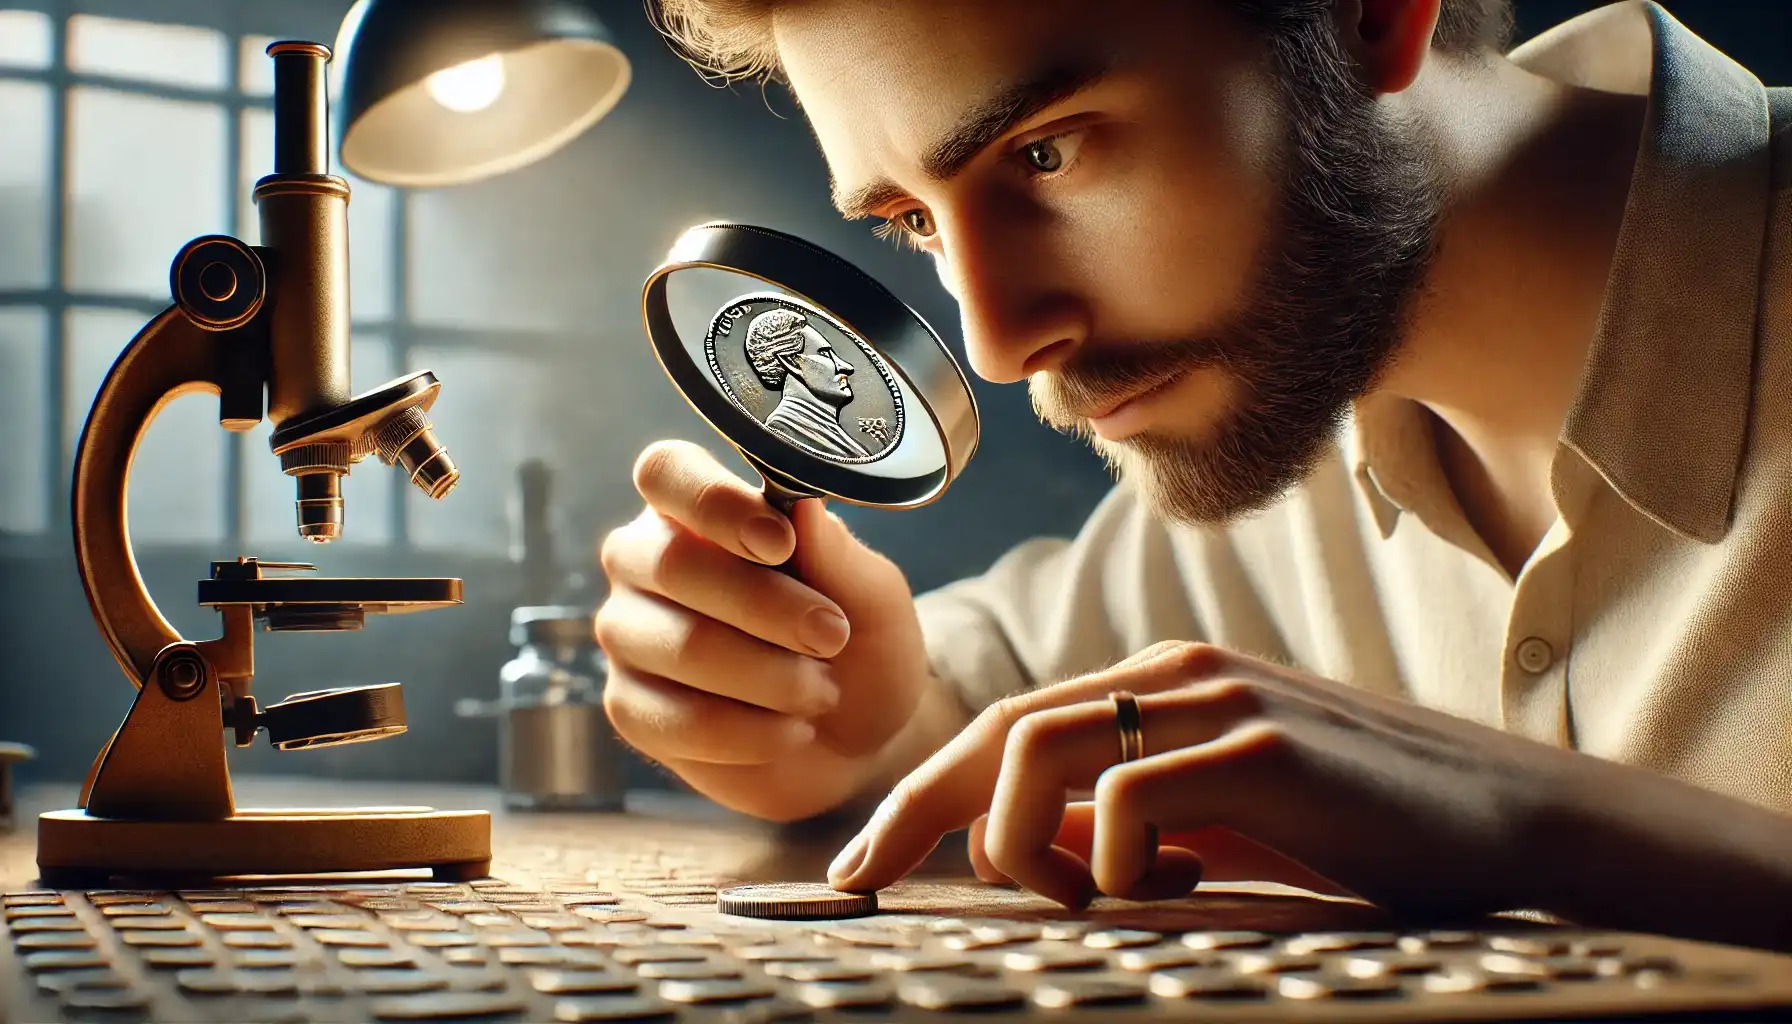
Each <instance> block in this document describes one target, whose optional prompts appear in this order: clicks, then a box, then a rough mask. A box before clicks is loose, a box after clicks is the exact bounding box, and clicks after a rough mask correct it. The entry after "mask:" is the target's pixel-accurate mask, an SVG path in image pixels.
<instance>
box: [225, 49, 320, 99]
mask: <svg viewBox="0 0 1792 1024" xmlns="http://www.w3.org/2000/svg"><path fill="white" fill-rule="evenodd" d="M273 44H274V37H273V36H244V37H243V41H242V43H241V45H240V46H239V47H238V49H237V61H238V63H237V85H238V87H239V88H240V89H241V90H242V92H243V95H245V96H272V95H274V58H272V57H270V56H268V47H270V46H272V45H273ZM331 63H333V64H335V63H340V61H332V62H331Z"/></svg>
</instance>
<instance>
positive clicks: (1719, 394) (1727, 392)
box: [1351, 0, 1771, 543]
mask: <svg viewBox="0 0 1792 1024" xmlns="http://www.w3.org/2000/svg"><path fill="white" fill-rule="evenodd" d="M1512 59H1513V60H1514V61H1515V62H1516V63H1518V64H1520V65H1521V66H1524V67H1526V68H1528V69H1529V70H1531V71H1533V72H1536V73H1538V74H1543V75H1546V76H1548V77H1550V78H1554V79H1557V80H1560V81H1567V82H1572V83H1573V84H1577V85H1585V86H1590V87H1594V88H1600V89H1605V90H1607V91H1613V92H1628V93H1633V94H1644V93H1646V94H1647V96H1648V113H1647V115H1646V118H1647V119H1646V122H1645V127H1644V132H1643V139H1642V143H1641V146H1640V148H1639V151H1638V154H1637V161H1636V167H1635V170H1634V172H1633V174H1632V178H1631V185H1630V195H1629V198H1628V200H1627V201H1626V205H1625V210H1624V219H1623V225H1622V227H1621V228H1620V233H1619V240H1618V249H1617V256H1616V259H1615V260H1614V262H1613V265H1612V271H1611V276H1610V279H1609V284H1608V286H1607V289H1606V296H1605V304H1604V307H1603V309H1602V311H1601V313H1600V317H1599V324H1598V327H1597V332H1596V334H1595V336H1594V340H1593V344H1592V347H1591V349H1590V351H1589V354H1588V358H1587V365H1586V369H1585V370H1584V371H1583V374H1582V377H1581V382H1580V388H1579V392H1578V394H1577V396H1576V398H1575V401H1574V403H1573V404H1572V406H1571V407H1570V409H1569V412H1568V416H1567V419H1566V421H1565V422H1564V424H1563V428H1562V434H1561V440H1562V443H1563V444H1564V445H1566V446H1568V447H1569V448H1571V449H1573V450H1574V451H1575V452H1577V453H1579V454H1580V455H1581V457H1582V458H1584V459H1585V460H1586V461H1587V463H1588V464H1589V465H1591V466H1592V467H1593V468H1594V470H1595V471H1597V472H1598V473H1599V475H1600V476H1601V477H1603V478H1604V479H1605V481H1606V482H1607V483H1608V484H1609V485H1610V486H1611V487H1612V489H1613V490H1615V491H1616V492H1617V493H1618V494H1619V495H1621V496H1622V497H1623V498H1624V499H1625V500H1626V501H1628V502H1629V503H1630V504H1631V505H1633V506H1635V507H1636V508H1637V509H1638V510H1640V511H1641V512H1643V513H1644V514H1645V515H1647V516H1649V517H1650V518H1651V519H1653V520H1655V521H1656V522H1658V523H1660V524H1662V525H1664V526H1666V527H1667V528H1669V529H1671V530H1674V531H1676V532H1678V533H1680V534H1682V535H1685V536H1687V537H1691V538H1694V539H1697V540H1701V541H1705V542H1708V543H1714V542H1716V541H1718V540H1720V539H1722V537H1723V536H1724V534H1725V533H1727V532H1728V529H1729V521H1730V507H1731V502H1732V499H1733V497H1734V490H1735V483H1736V473H1737V470H1738V468H1739V465H1740V462H1741V457H1742V449H1743V444H1744V440H1745V435H1746V432H1747V425H1748V415H1749V402H1750V396H1751V392H1752V388H1753V360H1754V339H1755V328H1756V307H1757V303H1758V298H1759V291H1760V270H1761V258H1762V253H1763V251H1764V247H1765V242H1766V235H1767V223H1768V214H1769V205H1770V202H1771V199H1770V195H1771V181H1770V175H1771V167H1770V162H1769V156H1768V145H1767V143H1768V109H1767V93H1766V90H1765V89H1764V88H1763V87H1762V85H1761V83H1760V81H1759V80H1757V79H1756V78H1755V77H1754V76H1753V75H1752V74H1750V73H1749V72H1748V71H1747V70H1745V69H1744V68H1742V67H1741V66H1739V65H1738V64H1736V63H1735V62H1734V61H1732V60H1731V59H1730V58H1728V57H1726V56H1725V55H1724V54H1723V53H1721V52H1719V51H1718V50H1717V49H1716V48H1714V47H1712V46H1711V45H1710V44H1709V43H1706V42H1705V41H1704V40H1702V39H1700V38H1699V37H1698V36H1697V35H1695V34H1693V33H1692V32H1691V31H1690V30H1688V29H1687V28H1686V27H1684V26H1683V25H1681V24H1680V23H1679V22H1678V21H1676V20H1674V18H1673V17H1672V16H1671V15H1669V14H1668V13H1667V11H1665V10H1663V9H1662V8H1661V6H1660V5H1658V4H1656V3H1654V2H1653V0H1626V2H1623V3H1617V4H1612V5H1610V6H1608V7H1604V8H1601V9H1599V10H1596V11H1593V12H1590V13H1588V14H1585V15H1582V16H1580V17H1578V18H1575V19H1573V20H1571V21H1568V22H1565V23H1563V24H1561V25H1558V26H1557V27H1556V28H1554V29H1551V30H1550V31H1549V32H1547V33H1545V34H1543V35H1541V36H1539V37H1537V38H1536V39H1534V40H1532V41H1531V42H1530V43H1527V44H1526V45H1525V46H1522V47H1520V48H1518V49H1517V50H1514V51H1513V53H1512ZM1664 384H1666V385H1667V386H1664ZM1391 404H1396V403H1378V402H1374V401H1372V400H1365V401H1364V402H1361V403H1358V407H1357V410H1356V416H1355V417H1354V420H1355V422H1354V428H1355V429H1354V433H1356V434H1357V435H1358V437H1357V438H1356V442H1357V443H1355V444H1353V445H1352V446H1351V447H1352V448H1353V449H1354V450H1353V452H1352V454H1353V455H1354V457H1355V459H1356V464H1357V473H1356V476H1357V479H1358V481H1359V483H1360V484H1362V485H1363V487H1364V490H1365V492H1366V496H1367V498H1368V499H1369V501H1370V504H1371V507H1372V508H1373V509H1375V510H1376V518H1377V521H1378V522H1379V523H1381V530H1382V535H1383V536H1384V537H1385V536H1387V535H1388V534H1390V533H1391V532H1392V529H1393V519H1394V518H1395V516H1396V515H1397V512H1398V510H1399V509H1401V508H1404V509H1407V510H1411V511H1418V509H1416V508H1414V504H1415V502H1418V501H1422V500H1423V496H1424V494H1425V493H1426V492H1431V489H1432V487H1433V486H1435V485H1437V484H1438V483H1439V481H1440V480H1441V474H1439V473H1437V472H1435V468H1434V467H1435V457H1436V456H1435V448H1434V446H1433V445H1432V441H1431V437H1430V433H1429V430H1428V429H1424V423H1425V420H1424V418H1423V417H1422V416H1417V415H1408V414H1405V413H1402V412H1398V411H1395V410H1393V409H1389V408H1383V407H1382V406H1383V405H1391ZM1397 404H1401V405H1408V404H1411V403H1405V402H1404V401H1401V402H1399V403H1397ZM1418 411H1419V410H1417V409H1413V410H1409V412H1411V413H1417V412H1418ZM1421 429H1423V430H1424V436H1423V437H1422V438H1420V437H1418V436H1417V435H1415V434H1414V433H1413V431H1415V430H1421ZM1421 441H1422V446H1421ZM1413 459H1417V460H1419V461H1418V462H1411V461H1409V460H1413ZM1426 461H1429V462H1431V463H1432V466H1431V467H1428V468H1426V469H1417V468H1415V467H1416V466H1418V465H1419V464H1420V463H1423V462H1426ZM1432 493H1435V492H1432ZM1442 493H1443V495H1445V496H1447V495H1448V494H1449V490H1448V487H1447V485H1444V489H1443V492H1442ZM1390 504H1391V505H1392V506H1393V508H1391V509H1390V508H1388V505H1390Z"/></svg>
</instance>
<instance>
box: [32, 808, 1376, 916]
mask: <svg viewBox="0 0 1792 1024" xmlns="http://www.w3.org/2000/svg"><path fill="white" fill-rule="evenodd" d="M235 791H236V797H237V804H238V806H239V807H281V806H289V807H353V806H376V805H388V806H389V805H425V806H432V807H438V808H443V809H483V810H488V811H490V812H491V813H492V874H493V875H495V876H497V877H500V878H519V879H532V878H537V877H540V876H561V877H566V876H577V875H582V874H584V873H585V872H587V871H589V870H592V869H594V868H599V867H602V866H609V865H614V864H616V863H618V862H628V863H634V864H645V863H654V864H658V865H661V866H669V867H674V868H676V869H677V870H678V872H679V873H680V874H683V875H688V876H690V877H698V876H702V877H715V878H726V879H735V880H740V881H821V880H823V879H825V877H826V873H827V866H828V864H829V862H831V861H832V860H833V858H834V855H835V854H836V853H837V852H838V851H839V848H840V846H841V844H842V843H844V842H845V840H846V839H848V838H850V836H849V835H847V834H845V833H837V834H826V833H801V834H799V833H795V832H792V831H790V830H787V829H779V828H776V827H773V826H770V825H767V824H765V823H763V822H758V821H755V820H753V819H750V818H746V817H744V816H741V815H736V814H733V813H731V812H728V811H726V810H723V809H721V808H718V807H716V806H715V805H713V804H711V803H709V802H707V801H704V800H702V799H700V798H696V797H692V796H689V795H686V794H677V793H653V792H637V793H633V794H631V795H630V799H629V809H628V810H627V811H626V812H623V813H613V814H599V813H585V814H575V813H553V814H542V813H533V812H517V811H507V810H505V809H504V807H503V802H502V799H501V796H500V794H499V792H498V791H497V790H496V789H484V788H469V787H451V786H430V785H418V784H410V783H389V784H388V783H374V782H359V781H356V782H346V781H343V780H338V779H297V778H239V779H237V780H235ZM76 798H77V790H76V788H75V787H73V786H39V787H27V788H25V789H22V790H21V791H20V793H19V799H18V807H17V815H16V817H15V823H14V828H13V830H12V831H11V832H10V833H6V834H4V835H0V889H23V888H30V887H32V886H33V885H34V884H35V883H34V879H35V878H36V874H37V864H36V849H35V822H36V816H37V815H38V814H39V813H41V812H43V811H47V810H56V809H60V808H65V807H71V806H73V805H74V802H75V800H76ZM878 902H879V906H880V907H881V908H884V909H888V910H891V911H898V912H911V913H939V914H947V915H966V914H976V915H980V916H1001V917H1017V918H1056V917H1078V918H1082V919H1093V920H1098V921H1102V922H1105V923H1111V924H1112V925H1114V926H1129V927H1141V928H1154V929H1158V930H1176V929H1202V928H1228V929H1230V928H1238V929H1257V930H1265V931H1305V930H1331V929H1348V928H1368V927H1376V926H1379V925H1381V924H1383V923H1385V917H1384V915H1382V914H1381V912H1380V911H1378V910H1376V909H1374V908H1372V907H1369V906H1367V905H1365V904H1362V903H1358V902H1355V901H1351V900H1341V899H1336V898H1331V897H1322V896H1317V895H1315V894H1312V893H1308V892H1306V891H1305V890H1300V889H1292V888H1288V887H1285V886H1279V885H1257V884H1250V883H1218V884H1209V885H1204V886H1202V887H1201V890H1200V891H1199V892H1198V893H1197V894H1196V895H1195V896H1192V897H1189V898H1187V899H1182V900H1168V901H1163V902H1160V903H1152V904H1137V903H1128V902H1125V901H1121V900H1107V899H1103V900H1098V901H1097V902H1096V903H1095V904H1094V905H1093V906H1092V907H1090V908H1089V909H1088V910H1087V911H1085V912H1083V913H1081V914H1075V915H1073V914H1070V913H1068V912H1066V911H1064V909H1063V908H1062V907H1059V906H1058V905H1057V904H1055V903H1052V902H1051V901H1049V900H1046V899H1043V898H1041V897H1038V896H1034V895H1032V894H1030V893H1027V892H1024V891H1021V890H1017V889H1012V888H1006V887H998V886H990V885H985V884H983V883H981V882H978V881H976V880H975V879H974V878H973V877H971V876H970V871H969V864H968V862H967V861H966V860H965V858H964V855H963V850H962V845H961V844H960V843H957V842H954V841H952V840H950V839H949V840H948V841H947V842H945V843H942V844H941V848H940V849H939V850H937V851H936V852H935V855H934V857H933V858H931V859H930V860H929V862H928V863H927V864H926V865H924V866H923V868H922V869H921V870H920V871H918V872H917V873H916V875H915V876H913V877H911V878H910V879H907V880H905V881H903V882H900V883H898V884H897V885H895V886H892V887H891V888H889V889H887V890H884V891H883V892H882V893H880V894H879V899H878Z"/></svg>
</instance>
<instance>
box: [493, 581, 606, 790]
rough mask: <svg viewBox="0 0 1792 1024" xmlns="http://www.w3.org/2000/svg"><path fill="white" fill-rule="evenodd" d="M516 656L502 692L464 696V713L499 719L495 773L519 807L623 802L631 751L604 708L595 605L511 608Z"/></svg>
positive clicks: (501, 677) (504, 675)
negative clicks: (488, 698)
mask: <svg viewBox="0 0 1792 1024" xmlns="http://www.w3.org/2000/svg"><path fill="white" fill-rule="evenodd" d="M510 639H511V643H513V644H514V645H516V648H517V652H516V656H515V657H514V658H512V659H511V660H510V661H509V662H508V663H506V664H505V665H504V667H503V669H502V670H501V671H500V672H499V675H498V700H497V701H496V702H493V703H486V702H479V701H463V702H461V705H460V707H459V711H460V713H461V714H462V715H467V716H480V717H487V716H489V717H494V718H496V719H497V720H498V781H499V784H500V785H501V786H502V787H503V789H504V801H505V804H506V805H507V806H509V807H512V808H516V809H520V810H543V811H547V810H620V809H621V808H622V806H623V802H624V796H625V793H626V773H627V767H628V758H627V752H626V751H625V750H624V749H623V746H622V741H621V740H619V739H617V738H616V733H615V732H614V730H612V729H611V727H610V721H609V718H608V717H607V716H606V715H605V714H604V708H603V681H604V676H605V669H606V666H605V662H604V656H603V652H602V651H601V650H600V649H599V648H598V646H597V643H596V641H595V639H594V638H593V637H592V635H591V612H590V611H589V610H587V609H583V608H575V607H566V606H560V605H546V606H530V607H522V608H517V609H515V610H513V611H512V612H511V616H510Z"/></svg>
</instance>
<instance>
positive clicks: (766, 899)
mask: <svg viewBox="0 0 1792 1024" xmlns="http://www.w3.org/2000/svg"><path fill="white" fill-rule="evenodd" d="M716 909H717V910H719V911H721V912H722V913H724V914H734V915H737V916H740V917H758V918H767V919H771V918H777V919H781V920H787V921H816V920H825V919H827V918H836V917H862V916H864V915H866V914H873V913H876V912H877V895H876V894H875V893H852V892H840V891H839V890H837V889H833V888H830V887H829V886H827V885H824V884H821V883H819V882H774V883H768V884H764V885H737V886H733V887H732V888H728V889H723V890H722V891H721V892H719V893H716Z"/></svg>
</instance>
